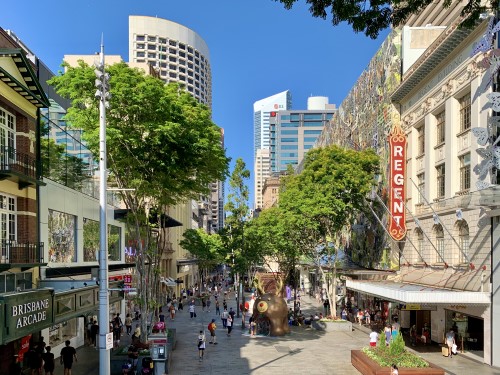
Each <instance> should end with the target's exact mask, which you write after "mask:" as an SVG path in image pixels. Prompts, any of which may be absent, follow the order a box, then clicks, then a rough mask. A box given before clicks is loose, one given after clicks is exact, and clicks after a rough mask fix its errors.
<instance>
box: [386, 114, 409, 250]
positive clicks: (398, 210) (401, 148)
mask: <svg viewBox="0 0 500 375" xmlns="http://www.w3.org/2000/svg"><path fill="white" fill-rule="evenodd" d="M406 145H407V140H406V135H405V134H404V132H403V129H401V126H400V125H399V122H396V124H395V125H394V126H393V128H392V131H391V133H390V134H389V146H390V155H389V162H390V176H391V178H390V180H389V191H390V194H389V210H390V212H391V218H390V220H389V233H390V235H391V237H392V238H393V239H394V240H396V241H400V240H401V239H403V237H404V236H405V235H406V214H405V205H404V201H405V199H406V193H405V174H406Z"/></svg>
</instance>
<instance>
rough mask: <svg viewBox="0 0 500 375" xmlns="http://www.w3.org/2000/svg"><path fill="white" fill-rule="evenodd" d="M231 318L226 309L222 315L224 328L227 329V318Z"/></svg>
mask: <svg viewBox="0 0 500 375" xmlns="http://www.w3.org/2000/svg"><path fill="white" fill-rule="evenodd" d="M228 316H229V313H228V312H227V309H224V311H223V312H222V314H221V315H220V320H222V327H223V328H227V317H228Z"/></svg>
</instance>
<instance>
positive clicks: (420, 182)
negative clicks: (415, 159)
mask: <svg viewBox="0 0 500 375" xmlns="http://www.w3.org/2000/svg"><path fill="white" fill-rule="evenodd" d="M417 181H418V190H419V193H418V199H417V203H420V204H423V203H425V199H424V194H425V173H420V174H418V175H417Z"/></svg>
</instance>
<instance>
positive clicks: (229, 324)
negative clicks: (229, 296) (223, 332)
mask: <svg viewBox="0 0 500 375" xmlns="http://www.w3.org/2000/svg"><path fill="white" fill-rule="evenodd" d="M226 325H227V335H228V336H231V331H232V330H233V317H232V316H231V315H228V317H227V323H226Z"/></svg>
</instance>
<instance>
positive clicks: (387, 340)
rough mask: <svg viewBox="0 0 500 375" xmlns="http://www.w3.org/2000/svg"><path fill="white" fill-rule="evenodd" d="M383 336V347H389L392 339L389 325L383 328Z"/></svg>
mask: <svg viewBox="0 0 500 375" xmlns="http://www.w3.org/2000/svg"><path fill="white" fill-rule="evenodd" d="M384 335H385V345H386V346H389V344H390V343H391V337H392V330H391V325H390V324H386V326H385V328H384Z"/></svg>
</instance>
